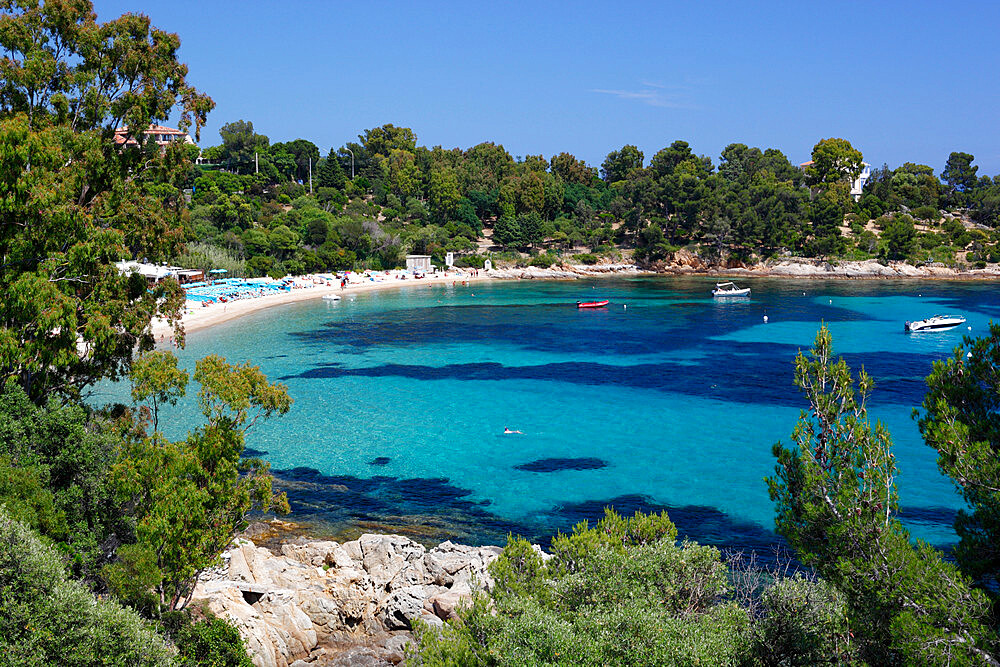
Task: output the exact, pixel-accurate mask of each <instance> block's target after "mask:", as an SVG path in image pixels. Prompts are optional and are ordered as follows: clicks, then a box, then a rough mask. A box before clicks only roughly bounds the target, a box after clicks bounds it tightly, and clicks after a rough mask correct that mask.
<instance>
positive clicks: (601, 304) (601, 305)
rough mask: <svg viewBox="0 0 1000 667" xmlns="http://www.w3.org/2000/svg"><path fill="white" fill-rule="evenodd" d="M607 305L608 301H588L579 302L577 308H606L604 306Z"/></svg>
mask: <svg viewBox="0 0 1000 667" xmlns="http://www.w3.org/2000/svg"><path fill="white" fill-rule="evenodd" d="M606 305H608V302H607V301H587V302H580V301H577V303H576V307H577V308H604V306H606Z"/></svg>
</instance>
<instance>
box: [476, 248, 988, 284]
mask: <svg viewBox="0 0 1000 667" xmlns="http://www.w3.org/2000/svg"><path fill="white" fill-rule="evenodd" d="M616 274H617V275H650V276H652V275H691V276H697V275H704V276H717V277H745V278H827V279H829V278H832V279H837V278H841V279H907V278H916V279H937V280H996V279H998V278H1000V265H996V264H993V265H988V266H987V267H986V268H982V269H976V268H968V267H950V266H946V265H944V264H924V265H921V266H914V265H912V264H907V263H906V262H898V261H890V262H879V261H877V260H874V259H870V260H864V261H848V260H823V259H809V258H802V257H786V258H780V259H770V260H765V261H763V262H759V263H756V264H744V263H742V262H738V261H731V262H729V263H726V264H719V263H716V262H712V261H710V260H707V259H705V258H703V257H701V256H699V255H697V254H695V253H693V252H691V251H689V250H686V249H682V250H678V251H677V252H675V253H673V254H672V255H671V256H670V257H668V258H667V259H665V260H661V261H657V262H652V263H650V264H647V265H638V264H634V263H630V262H621V261H617V262H606V263H600V264H593V265H587V264H569V263H566V264H561V265H554V266H552V267H550V268H540V267H534V266H527V267H510V268H497V269H493V270H492V271H490V272H489V273H488V275H489V277H490V278H497V279H500V280H558V279H564V280H575V279H580V278H591V277H597V276H608V275H616Z"/></svg>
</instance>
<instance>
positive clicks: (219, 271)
mask: <svg viewBox="0 0 1000 667" xmlns="http://www.w3.org/2000/svg"><path fill="white" fill-rule="evenodd" d="M209 273H229V270H228V269H212V270H211V271H209Z"/></svg>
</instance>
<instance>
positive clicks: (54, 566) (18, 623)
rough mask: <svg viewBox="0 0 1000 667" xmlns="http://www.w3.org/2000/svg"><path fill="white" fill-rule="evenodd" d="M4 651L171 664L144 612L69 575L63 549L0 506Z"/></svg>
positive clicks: (58, 658) (56, 658) (5, 654)
mask: <svg viewBox="0 0 1000 667" xmlns="http://www.w3.org/2000/svg"><path fill="white" fill-rule="evenodd" d="M0 656H2V662H3V664H4V665H10V666H11V667H14V666H18V665H25V666H27V665H32V666H34V665H65V666H74V665H80V666H83V665H107V664H115V665H130V666H131V665H150V666H152V665H169V664H171V651H170V649H169V648H168V647H167V644H166V642H165V641H164V640H163V639H162V638H161V637H160V636H159V635H157V634H156V632H155V631H154V630H153V629H152V628H151V627H150V626H149V625H148V624H147V623H145V622H144V621H143V620H142V619H140V618H139V616H138V615H137V614H136V613H135V612H133V611H131V610H128V609H125V608H123V607H121V606H119V605H118V604H116V603H114V602H111V601H108V600H98V599H95V598H94V596H93V594H92V593H91V592H90V591H88V590H87V588H86V587H85V586H84V585H83V584H81V583H79V582H76V581H73V580H71V579H68V578H67V576H66V572H65V570H64V569H63V565H62V561H61V558H60V556H59V554H58V553H56V551H55V550H54V549H52V548H51V547H48V546H46V545H44V544H43V543H42V541H41V540H40V539H39V538H38V537H36V536H35V535H34V534H33V533H32V531H31V530H30V529H29V528H28V527H27V526H25V525H23V524H22V523H20V522H17V521H14V520H12V519H11V518H10V517H9V516H8V515H7V513H6V511H5V510H4V509H3V508H2V507H0Z"/></svg>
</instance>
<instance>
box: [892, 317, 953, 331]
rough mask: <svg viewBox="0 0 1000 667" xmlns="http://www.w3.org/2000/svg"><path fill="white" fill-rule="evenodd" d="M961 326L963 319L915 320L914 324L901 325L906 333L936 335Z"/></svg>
mask: <svg viewBox="0 0 1000 667" xmlns="http://www.w3.org/2000/svg"><path fill="white" fill-rule="evenodd" d="M963 324H965V318H964V317H949V318H931V319H927V320H917V321H916V322H907V323H906V324H904V325H903V330H904V331H905V332H906V333H936V332H938V331H950V330H951V329H954V328H955V327H960V326H962V325H963Z"/></svg>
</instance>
